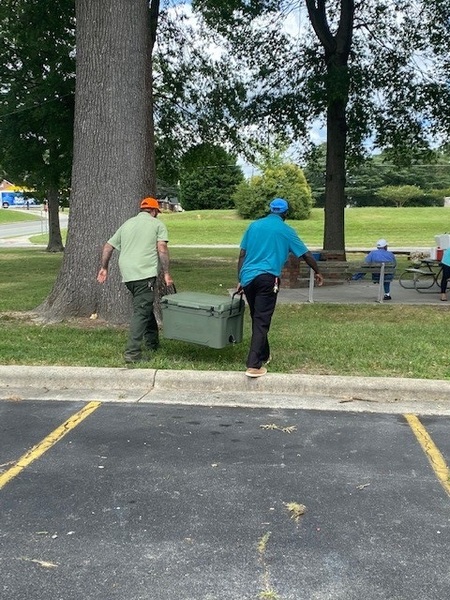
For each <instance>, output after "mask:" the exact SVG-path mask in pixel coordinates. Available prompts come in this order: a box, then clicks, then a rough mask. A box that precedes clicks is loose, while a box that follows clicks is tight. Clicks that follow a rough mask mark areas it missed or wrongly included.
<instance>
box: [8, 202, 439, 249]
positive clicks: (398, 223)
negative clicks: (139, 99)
mask: <svg viewBox="0 0 450 600" xmlns="http://www.w3.org/2000/svg"><path fill="white" fill-rule="evenodd" d="M3 212H7V211H3ZM0 214H1V211H0ZM323 216H324V213H323V209H321V208H314V209H313V211H312V215H311V218H310V219H308V220H307V221H288V223H289V225H291V226H292V227H294V229H295V230H296V231H297V233H298V234H299V235H300V237H301V238H302V239H303V241H304V242H305V243H306V245H310V246H312V247H316V248H320V247H322V243H323ZM159 218H160V219H162V220H163V221H164V222H165V223H166V225H167V227H168V229H169V236H170V242H171V244H187V245H195V244H230V245H238V244H239V242H240V240H241V237H242V234H243V233H244V231H245V229H246V227H247V226H248V224H249V223H250V221H244V220H242V219H241V218H240V217H239V216H238V215H237V213H236V212H235V211H233V210H214V211H213V210H200V211H189V212H184V213H163V214H162V215H161V216H160V217H159ZM446 231H450V208H440V207H433V208H379V207H367V208H349V209H346V212H345V236H346V246H347V247H348V248H352V247H359V248H361V247H364V248H372V247H374V246H375V243H376V241H377V240H378V239H379V238H385V239H387V240H388V242H389V244H390V245H391V246H393V247H395V246H397V247H399V246H400V247H401V246H418V247H427V246H429V247H431V246H434V245H435V240H434V236H435V235H439V234H441V233H445V232H446ZM32 241H33V242H34V243H39V244H46V243H47V241H48V237H47V236H45V235H43V236H34V237H33V238H32Z"/></svg>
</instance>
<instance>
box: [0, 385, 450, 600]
mask: <svg viewBox="0 0 450 600" xmlns="http://www.w3.org/2000/svg"><path fill="white" fill-rule="evenodd" d="M85 408H86V405H85V404H84V403H82V402H79V401H77V400H76V395H74V399H73V401H72V402H57V401H55V402H51V403H50V402H43V401H33V400H28V401H21V402H0V433H1V435H0V464H1V467H0V470H1V469H3V470H4V471H5V472H6V469H7V468H8V463H10V464H13V463H14V462H15V461H17V459H18V458H19V457H20V456H22V455H23V454H24V452H26V451H27V450H28V449H30V448H31V447H32V446H33V445H36V444H39V442H42V441H43V440H46V442H45V443H44V446H45V447H46V448H47V451H46V452H44V453H43V454H42V455H40V456H37V450H36V449H35V451H34V452H35V455H36V459H35V460H34V461H32V462H31V463H30V464H28V465H27V466H25V467H24V468H23V470H22V471H21V472H20V473H19V474H18V475H17V476H15V477H13V478H12V479H11V480H10V481H8V482H7V483H6V484H4V486H3V488H2V489H1V490H0V502H1V511H2V520H1V522H0V568H1V572H2V580H1V583H0V588H1V589H2V598H5V600H9V599H11V600H29V598H30V590H31V589H32V590H33V592H32V596H33V599H34V600H44V598H45V599H46V600H47V599H50V600H56V599H61V600H79V599H80V598H83V599H84V600H90V599H92V600H94V599H95V600H103V599H104V600H116V599H117V600H123V599H124V598H127V600H143V599H145V600H147V599H149V598H151V599H152V600H250V599H254V600H256V599H258V598H262V597H266V598H273V599H275V598H277V599H279V600H313V599H315V600H325V599H330V600H331V599H332V600H340V599H342V600H353V599H354V600H360V599H361V598H367V599H368V600H406V599H408V600H443V599H444V598H448V597H450V578H449V569H448V547H449V543H450V536H449V533H450V502H449V496H448V495H447V494H446V493H445V490H444V489H443V487H442V486H441V485H440V484H439V482H438V480H437V478H436V476H435V474H434V472H433V470H432V469H431V467H430V464H429V461H428V460H427V458H426V456H425V455H424V452H423V451H422V449H421V447H420V445H419V443H418V442H417V440H416V437H415V435H414V434H413V431H412V429H411V427H410V426H409V425H408V424H407V422H406V420H405V418H404V417H403V416H401V415H383V414H376V415H375V414H355V413H335V412H327V411H308V410H280V409H249V408H239V407H235V408H218V407H195V406H190V407H187V406H179V405H178V406H177V405H171V406H170V405H161V404H155V405H129V404H101V405H99V406H98V407H96V406H94V407H93V411H92V412H91V413H90V414H88V416H87V417H86V418H85V419H84V420H81V418H80V417H77V416H76V415H77V413H78V411H80V410H84V409H85ZM421 420H422V422H423V424H424V425H425V426H426V427H427V428H428V430H429V431H430V432H431V434H432V437H433V438H434V440H435V442H436V443H437V444H438V445H439V447H440V450H441V452H442V453H443V454H444V455H445V457H446V459H447V461H448V460H449V459H450V439H449V436H448V435H447V432H448V426H449V424H450V420H449V417H423V418H422V419H421ZM62 423H65V425H64V427H63V430H64V431H67V434H66V435H65V436H64V437H62V438H61V439H59V438H58V436H57V435H56V434H55V432H56V431H57V429H58V427H59V426H60V425H61V424H62ZM274 425H275V426H277V427H278V428H279V429H272V428H271V427H273V426H274ZM283 427H291V428H292V429H291V433H285V432H283V431H282V430H281V428H283ZM52 436H53V437H52ZM58 439H59V441H57V440H58ZM289 503H295V504H298V505H300V504H302V505H304V506H305V507H306V511H305V513H304V515H303V516H299V519H298V522H295V520H293V519H292V518H291V516H292V515H293V512H292V511H290V510H289V506H288V504H289ZM291 508H295V507H291ZM297 508H298V507H297ZM263 592H266V594H269V593H272V595H266V596H262V595H261V594H262V593H263Z"/></svg>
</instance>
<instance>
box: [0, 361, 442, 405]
mask: <svg viewBox="0 0 450 600" xmlns="http://www.w3.org/2000/svg"><path fill="white" fill-rule="evenodd" d="M0 388H2V389H3V391H5V390H6V391H8V390H14V389H18V388H20V389H22V390H23V389H25V390H27V389H28V390H29V391H30V393H31V392H33V393H36V392H37V391H38V390H41V391H42V390H44V391H45V395H46V396H49V394H50V393H51V391H52V390H54V391H62V390H77V391H80V390H89V391H92V390H98V391H99V393H101V396H102V397H103V398H105V397H107V395H108V392H110V393H111V395H112V396H117V391H118V390H120V391H124V390H126V391H128V392H130V393H134V394H136V393H137V394H147V393H148V392H151V391H152V392H173V393H174V394H175V393H179V392H184V393H189V392H192V393H195V392H198V393H203V394H204V393H218V392H223V393H230V392H233V393H235V394H240V393H242V394H248V393H251V394H260V395H263V394H265V395H274V396H275V395H277V394H278V395H292V396H297V397H301V396H307V397H318V396H321V397H324V396H327V397H330V398H336V399H343V400H352V399H357V400H365V401H369V402H370V401H390V402H400V401H402V402H404V401H409V402H410V401H419V402H439V403H440V404H442V403H443V404H445V405H446V404H447V403H449V404H450V381H446V380H424V379H400V378H389V377H344V376H328V375H302V374H293V375H287V374H281V373H269V374H268V375H266V376H265V377H262V378H260V379H250V378H248V377H246V376H245V375H244V373H243V372H236V371H219V372H218V371H182V370H179V371H177V370H155V369H127V368H92V367H34V366H31V367H23V366H16V365H11V366H6V365H0Z"/></svg>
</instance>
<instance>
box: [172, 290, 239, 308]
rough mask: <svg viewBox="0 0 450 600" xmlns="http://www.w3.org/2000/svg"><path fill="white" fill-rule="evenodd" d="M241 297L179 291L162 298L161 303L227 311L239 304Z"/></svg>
mask: <svg viewBox="0 0 450 600" xmlns="http://www.w3.org/2000/svg"><path fill="white" fill-rule="evenodd" d="M239 301H240V299H239V298H237V297H236V298H234V299H233V301H232V299H231V297H230V296H219V295H218V294H205V293H203V292H178V293H176V294H169V295H167V296H163V297H162V298H161V304H166V305H171V306H180V307H182V308H197V309H203V310H214V311H215V312H219V313H222V312H225V311H226V310H230V307H231V303H232V302H233V306H236V305H237V304H239Z"/></svg>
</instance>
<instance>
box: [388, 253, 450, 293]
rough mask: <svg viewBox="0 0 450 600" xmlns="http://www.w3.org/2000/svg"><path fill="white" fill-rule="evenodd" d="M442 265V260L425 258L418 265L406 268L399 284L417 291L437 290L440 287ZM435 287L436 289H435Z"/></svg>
mask: <svg viewBox="0 0 450 600" xmlns="http://www.w3.org/2000/svg"><path fill="white" fill-rule="evenodd" d="M441 276H442V265H441V263H440V261H438V260H434V259H431V258H423V259H422V260H421V261H420V262H419V263H417V266H414V267H409V268H408V269H405V270H404V271H403V273H402V274H401V275H400V277H399V280H398V282H399V284H400V285H401V286H402V287H403V288H405V289H415V290H416V291H417V292H426V291H431V292H437V291H439V290H437V289H436V287H438V288H439V289H440V286H441V284H440V279H441ZM433 288H434V289H433Z"/></svg>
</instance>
